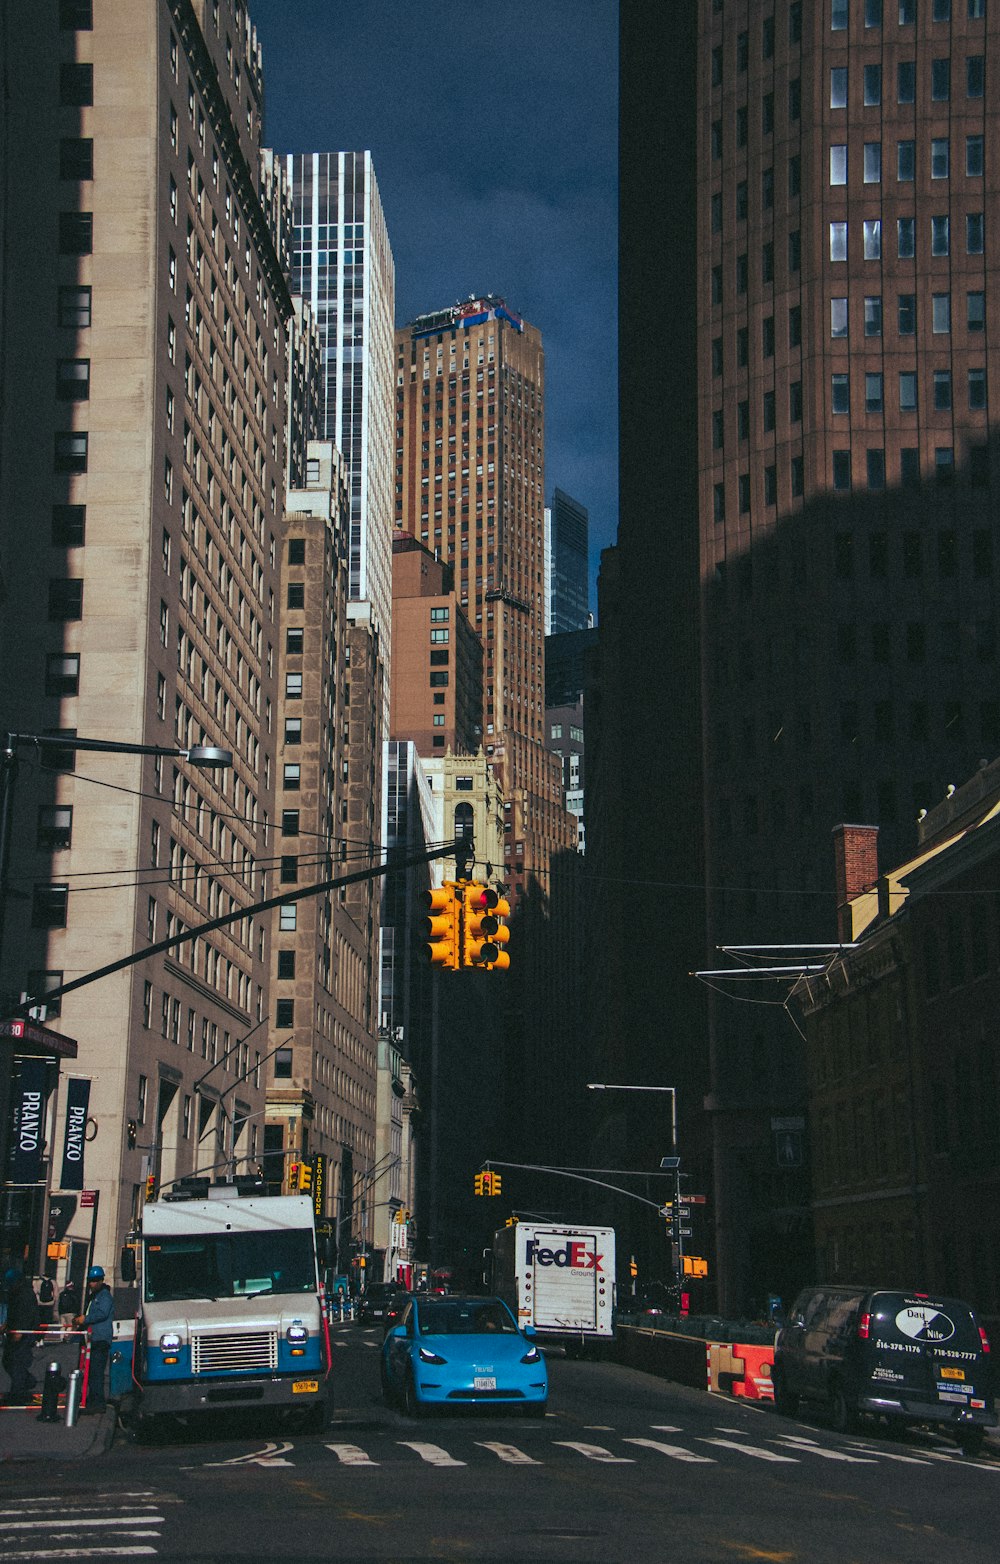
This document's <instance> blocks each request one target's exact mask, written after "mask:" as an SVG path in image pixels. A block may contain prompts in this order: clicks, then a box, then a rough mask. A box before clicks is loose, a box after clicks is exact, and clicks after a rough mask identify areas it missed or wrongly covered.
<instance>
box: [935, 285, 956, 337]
mask: <svg viewBox="0 0 1000 1564" xmlns="http://www.w3.org/2000/svg"><path fill="white" fill-rule="evenodd" d="M931 321H932V330H933V331H934V332H935V334H936V335H937V336H943V335H945V334H946V333H947V332H949V331H950V330H951V294H950V293H935V294H933V295H932V297H931Z"/></svg>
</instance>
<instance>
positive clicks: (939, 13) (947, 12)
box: [931, 0, 951, 22]
mask: <svg viewBox="0 0 1000 1564" xmlns="http://www.w3.org/2000/svg"><path fill="white" fill-rule="evenodd" d="M931 21H932V22H950V21H951V0H932V8H931Z"/></svg>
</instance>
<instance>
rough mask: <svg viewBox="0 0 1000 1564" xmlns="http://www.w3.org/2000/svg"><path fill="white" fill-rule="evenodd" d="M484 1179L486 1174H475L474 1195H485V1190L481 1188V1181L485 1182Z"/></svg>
mask: <svg viewBox="0 0 1000 1564" xmlns="http://www.w3.org/2000/svg"><path fill="white" fill-rule="evenodd" d="M485 1178H486V1174H485V1173H477V1174H476V1177H475V1190H476V1194H477V1195H485V1193H486V1190H485V1189H484V1188H483V1181H484V1180H485Z"/></svg>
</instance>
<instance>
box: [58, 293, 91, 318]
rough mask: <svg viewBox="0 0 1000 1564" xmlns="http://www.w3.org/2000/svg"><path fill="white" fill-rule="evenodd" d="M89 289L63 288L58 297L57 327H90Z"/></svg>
mask: <svg viewBox="0 0 1000 1564" xmlns="http://www.w3.org/2000/svg"><path fill="white" fill-rule="evenodd" d="M90 300H91V294H90V289H89V288H76V287H68V286H67V287H63V288H60V289H59V292H58V294H57V296H56V325H58V326H70V327H74V328H79V327H83V326H89V325H90Z"/></svg>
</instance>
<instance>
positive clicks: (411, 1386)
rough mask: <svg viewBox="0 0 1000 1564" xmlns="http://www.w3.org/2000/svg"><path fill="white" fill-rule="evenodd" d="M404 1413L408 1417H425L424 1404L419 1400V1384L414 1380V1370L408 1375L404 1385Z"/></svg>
mask: <svg viewBox="0 0 1000 1564" xmlns="http://www.w3.org/2000/svg"><path fill="white" fill-rule="evenodd" d="M403 1411H404V1412H405V1413H406V1415H407V1417H423V1415H424V1406H423V1402H422V1401H418V1399H417V1382H416V1380H415V1379H414V1378H413V1370H412V1369H411V1370H410V1371H409V1373H408V1374H407V1376H406V1382H405V1383H404V1385H403Z"/></svg>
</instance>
